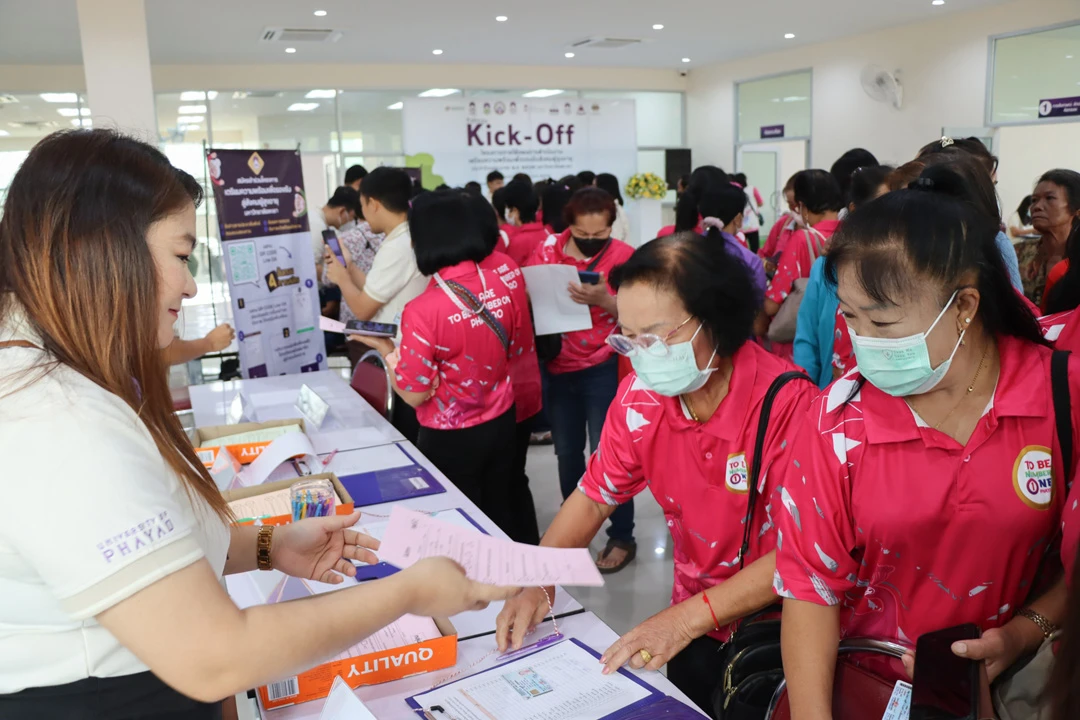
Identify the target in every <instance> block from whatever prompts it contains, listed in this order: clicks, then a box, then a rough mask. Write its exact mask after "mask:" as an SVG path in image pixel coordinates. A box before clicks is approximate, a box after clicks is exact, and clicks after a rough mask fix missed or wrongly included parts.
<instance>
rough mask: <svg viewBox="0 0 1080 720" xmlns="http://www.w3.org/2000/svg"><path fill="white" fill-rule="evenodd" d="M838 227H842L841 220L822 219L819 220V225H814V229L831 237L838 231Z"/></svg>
mask: <svg viewBox="0 0 1080 720" xmlns="http://www.w3.org/2000/svg"><path fill="white" fill-rule="evenodd" d="M838 227H840V221H839V220H822V221H821V222H819V223H818V224H817V225H815V226H814V229H815V230H817V231H818V232H819V233H821V234H822V235H824V236H825V237H829V236H830V235H832V234H833V233H834V232H836V228H838Z"/></svg>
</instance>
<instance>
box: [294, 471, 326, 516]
mask: <svg viewBox="0 0 1080 720" xmlns="http://www.w3.org/2000/svg"><path fill="white" fill-rule="evenodd" d="M289 495H290V497H291V499H292V519H293V522H296V521H297V520H304V519H306V518H310V517H329V516H331V515H333V514H334V508H335V506H336V504H337V493H335V492H334V486H333V484H332V483H331V482H330V481H329V480H327V479H325V478H323V479H319V480H301V481H300V482H297V483H293V484H292V485H290V486H289Z"/></svg>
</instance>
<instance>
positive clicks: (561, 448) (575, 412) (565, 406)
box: [547, 357, 634, 543]
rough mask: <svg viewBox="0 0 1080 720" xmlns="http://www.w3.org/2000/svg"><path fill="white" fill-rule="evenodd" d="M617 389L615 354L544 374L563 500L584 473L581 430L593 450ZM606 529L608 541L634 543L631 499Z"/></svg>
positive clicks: (617, 369) (583, 444)
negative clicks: (596, 362)
mask: <svg viewBox="0 0 1080 720" xmlns="http://www.w3.org/2000/svg"><path fill="white" fill-rule="evenodd" d="M618 389H619V368H618V359H617V358H615V357H612V358H611V359H609V360H606V361H605V362H603V363H601V364H600V365H595V366H593V367H591V368H585V369H584V370H577V371H575V372H569V373H559V374H554V373H549V374H548V389H547V403H548V407H547V411H548V417H549V418H550V419H551V434H552V439H553V440H554V441H555V455H556V456H557V457H558V459H559V486H560V487H561V489H562V495H563V499H564V500H565V499H566V498H568V497H570V493H572V492H574V490H575V489H577V485H578V481H580V480H581V476H582V475H584V474H585V433H586V431H588V436H589V445H590V448H591V450H592V452H596V449H597V448H598V447H600V433H601V431H603V429H604V419H605V418H606V417H607V411H608V407H609V406H610V405H611V403H612V402H613V401H614V400H615V393H616V392H617V391H618ZM607 532H608V537H610V538H611V539H612V540H621V541H622V542H627V543H632V542H634V501H633V500H630V501H628V502H626V503H624V504H623V505H620V506H619V507H618V508H616V509H615V512H614V513H612V515H611V526H610V527H609V528H608V531H607Z"/></svg>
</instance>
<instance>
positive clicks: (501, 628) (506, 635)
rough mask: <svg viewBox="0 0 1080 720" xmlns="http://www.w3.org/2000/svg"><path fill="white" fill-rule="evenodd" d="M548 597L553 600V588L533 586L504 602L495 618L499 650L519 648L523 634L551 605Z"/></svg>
mask: <svg viewBox="0 0 1080 720" xmlns="http://www.w3.org/2000/svg"><path fill="white" fill-rule="evenodd" d="M549 599H550V601H551V602H554V601H555V588H553V587H550V588H535V587H534V588H528V589H527V590H523V591H522V592H521V594H520V595H518V596H517V597H515V598H513V599H511V600H508V601H507V602H506V605H504V606H503V609H502V612H500V613H499V617H498V618H497V619H496V620H495V642H496V643H497V644H498V646H499V652H506V650H507V648H512V649H514V650H519V649H521V643H522V641H524V640H525V636H526V635H528V634H529V633H530V632H532V631H533V629H535V628H536V626H537V625H539V624H540V623H541V622H543V620H544V618H545V617H546V616H547V614H548V611H549V610H550V607H551V604H550V603H549ZM511 632H512V633H513V634H512V635H511Z"/></svg>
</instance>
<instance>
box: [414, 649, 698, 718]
mask: <svg viewBox="0 0 1080 720" xmlns="http://www.w3.org/2000/svg"><path fill="white" fill-rule="evenodd" d="M568 642H572V643H574V644H575V645H577V646H578V647H580V648H583V649H584V650H585V651H586V652H587V653H589V654H590V655H592V656H593V657H595V658H596V659H597V661H599V660H600V653H598V652H596V651H595V650H593V649H592V648H591V647H588V646H587V645H585V644H584V643H582V642H581V641H579V640H577V639H575V638H570V639H569V641H568ZM537 652H544V651H543V650H538V651H537ZM534 654H536V653H534ZM520 659H521V658H514V659H513V660H510V661H509V662H517V661H518V660H520ZM507 664H509V663H503V664H502V665H496V666H495V667H493V668H489V669H487V670H484V671H483V672H479V673H476V675H483V674H484V673H489V672H492V671H493V670H498V669H500V668H502V667H504V666H505V665H507ZM597 672H598V673H599V672H600V670H599V665H598V666H597ZM619 672H620V673H622V674H623V675H625V676H626V677H628V678H630V679H631V680H633V681H634V682H635V683H637V684H638V685H640V686H641V687H643V688H645V689H646V690H648V691H649V695H648V696H647V697H644V698H642V699H641V700H638V701H637V702H636V703H634V704H633V705H627V706H626V707H624V708H623V709H622V710H619V711H617V712H613V713H611V714H610V715H605V716H604V717H602V718H597V720H655V718H664V719H665V720H704V716H703V715H702V714H701V713H699V712H698V711H697V710H694V709H693V708H691V707H689V706H687V705H685V704H684V703H681V702H679V701H678V700H676V699H675V698H673V697H669V696H667V695H665V694H664V693H662V692H660V691H659V690H657V689H656V688H654V687H653V686H652V685H649V683H647V682H645V681H644V680H642V679H641V678H639V677H638V676H637V675H634V674H633V673H631V672H630V671H629V670H627V669H626V668H620V669H619ZM470 677H475V675H474V676H470ZM462 679H465V678H462ZM455 682H461V681H460V680H457V681H455ZM452 684H453V683H449V685H452ZM443 687H446V685H444V686H443ZM420 694H421V695H426V694H427V692H423V693H420ZM405 702H407V703H408V704H409V707H411V708H412V709H413V710H417V711H420V712H423V711H425V710H426V711H428V712H429V713H430V714H431V716H432V717H435V718H437V719H438V718H439V717H440V714H439V712H437V711H436V712H434V713H431V708H424V707H422V706H421V705H420V703H419V702H417V701H416V697H415V696H414V697H411V698H407V699H406V700H405ZM443 717H445V715H443Z"/></svg>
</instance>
